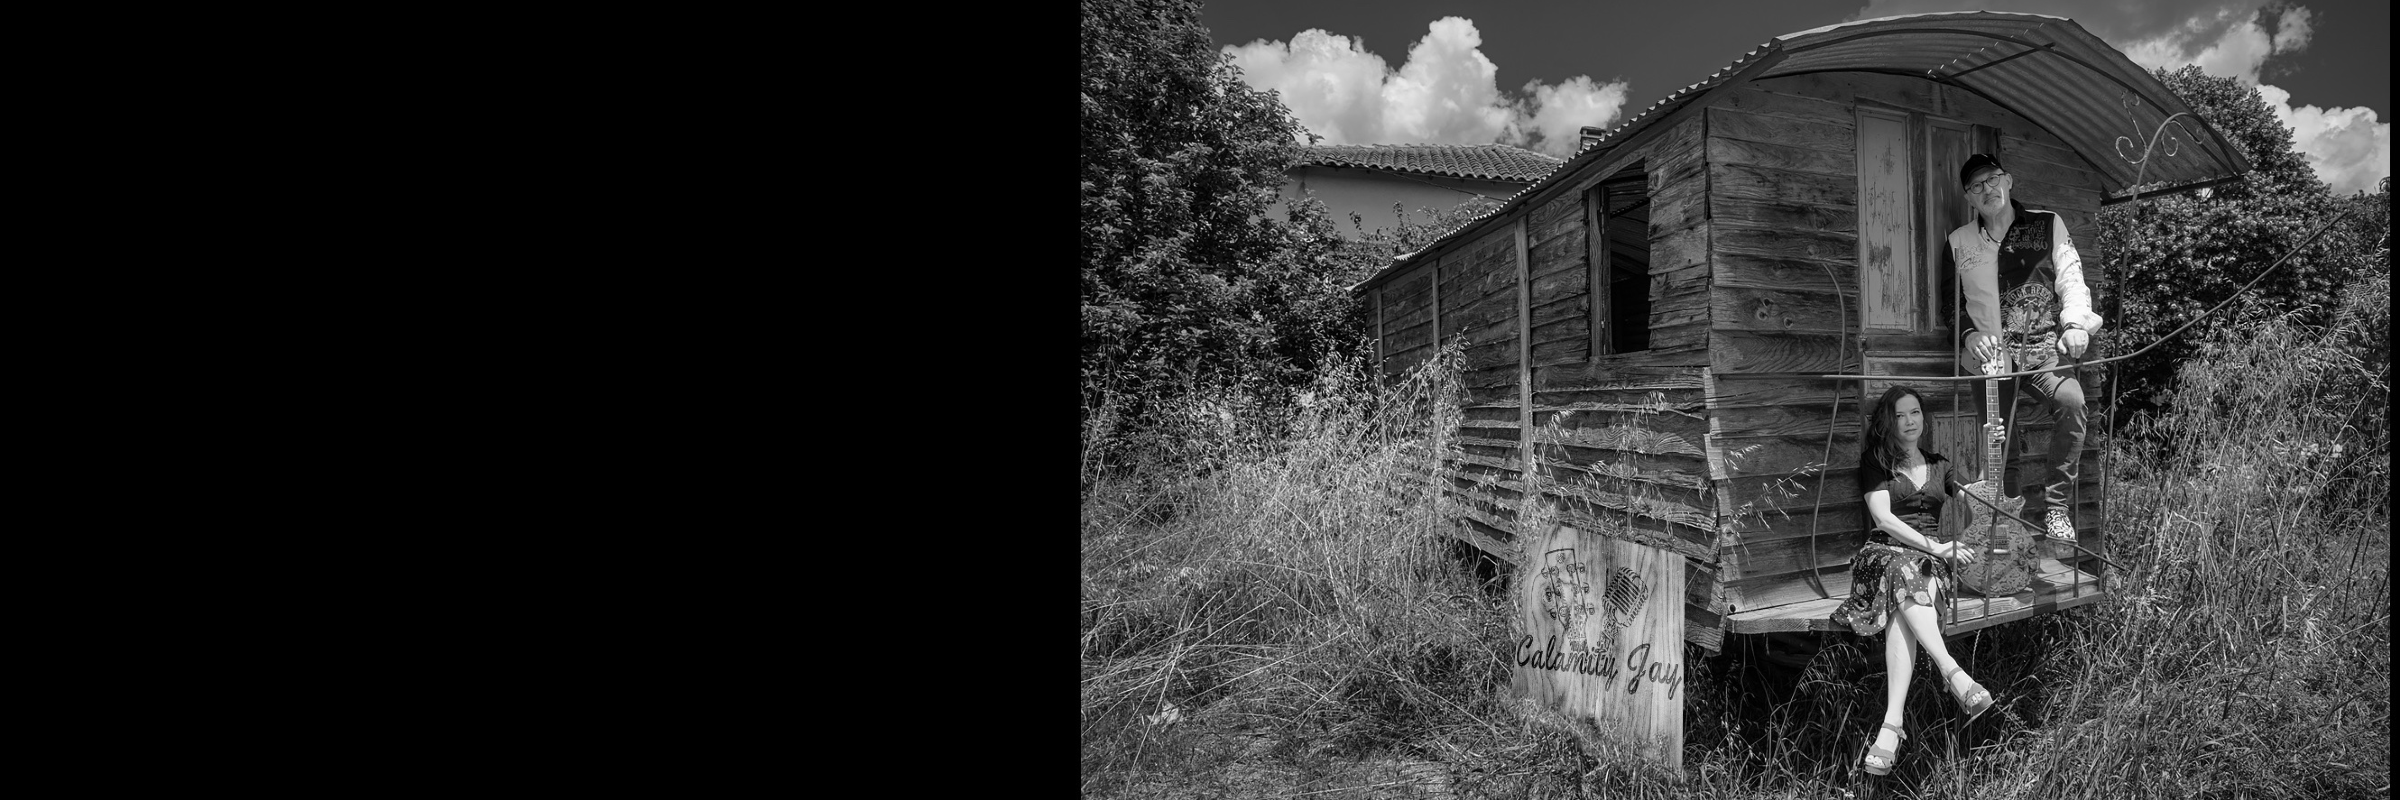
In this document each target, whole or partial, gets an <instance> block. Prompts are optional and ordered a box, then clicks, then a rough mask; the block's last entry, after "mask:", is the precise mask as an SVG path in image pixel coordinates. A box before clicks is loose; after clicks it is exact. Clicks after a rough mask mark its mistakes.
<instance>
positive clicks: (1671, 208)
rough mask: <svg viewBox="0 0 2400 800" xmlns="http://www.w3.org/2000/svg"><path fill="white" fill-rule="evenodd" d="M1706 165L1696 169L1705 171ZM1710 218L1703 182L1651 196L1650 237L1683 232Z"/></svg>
mask: <svg viewBox="0 0 2400 800" xmlns="http://www.w3.org/2000/svg"><path fill="white" fill-rule="evenodd" d="M1704 168H1705V165H1703V167H1700V168H1696V169H1704ZM1707 218H1708V193H1707V192H1706V191H1705V190H1704V188H1703V186H1702V184H1701V182H1698V181H1695V182H1692V183H1691V184H1689V185H1686V186H1675V187H1671V188H1670V189H1669V190H1668V191H1664V192H1660V193H1657V194H1653V195H1651V196H1650V236H1651V237H1652V238H1656V237H1657V236H1658V235H1659V234H1660V233H1663V232H1666V231H1673V230H1682V229H1684V228H1689V227H1691V226H1692V225H1693V224H1694V223H1698V222H1701V221H1704V220H1706V219H1707Z"/></svg>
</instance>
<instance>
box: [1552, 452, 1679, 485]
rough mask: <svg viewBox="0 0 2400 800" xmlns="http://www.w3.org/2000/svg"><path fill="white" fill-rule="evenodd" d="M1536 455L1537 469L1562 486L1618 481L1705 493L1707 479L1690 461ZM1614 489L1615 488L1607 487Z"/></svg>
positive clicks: (1619, 454) (1632, 456)
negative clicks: (1538, 467) (1543, 470)
mask: <svg viewBox="0 0 2400 800" xmlns="http://www.w3.org/2000/svg"><path fill="white" fill-rule="evenodd" d="M1536 452H1537V454H1538V455H1537V460H1538V461H1539V463H1540V466H1541V467H1542V468H1543V469H1545V470H1549V471H1550V472H1549V473H1547V474H1550V475H1551V476H1552V479H1553V480H1557V481H1560V482H1562V483H1584V484H1590V483H1592V482H1593V481H1621V482H1631V483H1628V484H1626V485H1632V484H1633V483H1644V484H1654V485H1657V486H1661V487H1666V488H1673V489H1690V490H1693V491H1706V490H1708V488H1709V486H1708V476H1706V475H1703V474H1701V471H1700V470H1698V469H1694V468H1695V467H1698V466H1699V464H1698V463H1697V462H1695V461H1693V460H1691V459H1689V458H1677V457H1672V456H1648V455H1642V454H1638V453H1627V452H1624V451H1620V450H1578V451H1573V452H1568V453H1558V452H1549V453H1542V452H1540V451H1539V450H1537V451H1536ZM1609 485H1615V484H1613V483H1612V484H1609Z"/></svg>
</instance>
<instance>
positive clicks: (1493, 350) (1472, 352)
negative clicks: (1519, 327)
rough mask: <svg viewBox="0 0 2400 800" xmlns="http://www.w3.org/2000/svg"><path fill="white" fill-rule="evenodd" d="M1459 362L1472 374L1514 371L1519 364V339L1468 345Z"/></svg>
mask: <svg viewBox="0 0 2400 800" xmlns="http://www.w3.org/2000/svg"><path fill="white" fill-rule="evenodd" d="M1459 361H1460V363H1461V365H1463V366H1464V367H1466V369H1467V371H1468V372H1470V373H1472V372H1480V371H1483V370H1492V369H1512V370H1513V369H1514V368H1515V367H1516V364H1517V337H1515V336H1509V337H1507V338H1503V339H1498V340H1494V341H1488V342H1478V343H1475V344H1470V345H1467V347H1466V348H1465V349H1464V350H1462V351H1460V352H1459Z"/></svg>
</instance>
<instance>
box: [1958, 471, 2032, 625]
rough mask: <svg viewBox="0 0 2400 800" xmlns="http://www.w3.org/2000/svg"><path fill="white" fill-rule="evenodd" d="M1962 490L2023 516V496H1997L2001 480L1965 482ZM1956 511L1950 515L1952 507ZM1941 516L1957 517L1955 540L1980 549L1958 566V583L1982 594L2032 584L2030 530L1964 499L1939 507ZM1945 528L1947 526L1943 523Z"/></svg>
mask: <svg viewBox="0 0 2400 800" xmlns="http://www.w3.org/2000/svg"><path fill="white" fill-rule="evenodd" d="M1963 491H1965V492H1967V493H1970V494H1974V495H1977V496H1980V497H1982V498H1983V499H1985V500H1990V501H1992V504H1993V505H1997V506H1999V507H2000V510H2002V511H2005V512H2007V513H2009V514H2011V515H2014V516H2023V515H2024V511H2025V498H2022V497H2002V496H2000V481H1998V480H1997V479H1986V480H1980V481H1976V482H1974V483H1971V484H1967V485H1966V486H1965V487H1963ZM1960 506H1963V508H1957V511H1958V513H1956V514H1952V513H1950V512H1951V510H1952V509H1953V508H1955V507H1960ZM1942 512H1943V516H1944V517H1946V518H1947V517H1956V518H1957V519H1958V522H1959V525H1958V532H1957V536H1958V538H1957V541H1961V542H1966V543H1967V544H1968V545H1969V546H1972V547H1975V548H1977V549H1979V550H1981V551H1982V553H1981V555H1980V557H1978V558H1976V559H1975V560H1974V561H1973V562H1970V563H1968V564H1965V565H1962V566H1960V567H1958V568H1957V570H1956V572H1957V574H1958V583H1959V585H1960V586H1963V587H1966V588H1967V589H1968V590H1970V591H1973V592H1974V593H1976V594H1980V595H1983V596H1985V597H1997V596H2000V595H2009V594H2016V593H2017V592H2019V591H2023V590H2024V589H2025V587H2026V586H2027V585H2029V584H2031V583H2033V567H2032V565H2031V564H2030V562H2029V559H2031V558H2032V556H2033V530H2032V529H2031V528H2027V527H2025V526H2024V525H2023V524H2020V523H2018V522H2017V521H2016V520H2012V519H2009V518H2008V517H2001V516H1996V515H1994V514H1993V513H1992V511H1991V509H1988V508H1984V507H1983V505H1982V504H1981V503H1977V502H1975V501H1974V500H1971V499H1966V498H1953V499H1952V500H1951V501H1950V503H1949V504H1948V505H1945V506H1943V508H1942ZM1945 527H1946V526H1945Z"/></svg>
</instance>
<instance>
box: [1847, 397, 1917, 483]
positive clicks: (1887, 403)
mask: <svg viewBox="0 0 2400 800" xmlns="http://www.w3.org/2000/svg"><path fill="white" fill-rule="evenodd" d="M1902 397H1914V398H1916V399H1917V407H1918V408H1920V409H1922V408H1924V407H1925V396H1924V395H1921V394H1917V390H1915V389H1911V388H1908V387H1906V386H1893V387H1892V388H1889V389H1885V390H1883V399H1881V400H1877V401H1875V408H1874V410H1872V411H1870V412H1868V413H1867V435H1866V437H1865V439H1864V440H1863V441H1862V442H1860V444H1861V445H1862V446H1861V447H1860V448H1859V454H1858V467H1859V469H1861V470H1864V469H1866V468H1868V467H1876V468H1879V469H1882V470H1883V471H1885V472H1897V471H1899V469H1900V465H1902V464H1905V463H1908V446H1907V445H1904V444H1901V443H1900V439H1899V437H1896V436H1893V435H1892V432H1893V431H1894V430H1897V429H1898V428H1899V427H1900V415H1899V414H1898V413H1897V412H1895V411H1894V410H1893V408H1894V407H1895V406H1897V405H1899V403H1900V398H1902ZM1925 433H1932V431H1931V430H1926V431H1925ZM1919 441H1923V440H1922V438H1921V437H1920V439H1919Z"/></svg>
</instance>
